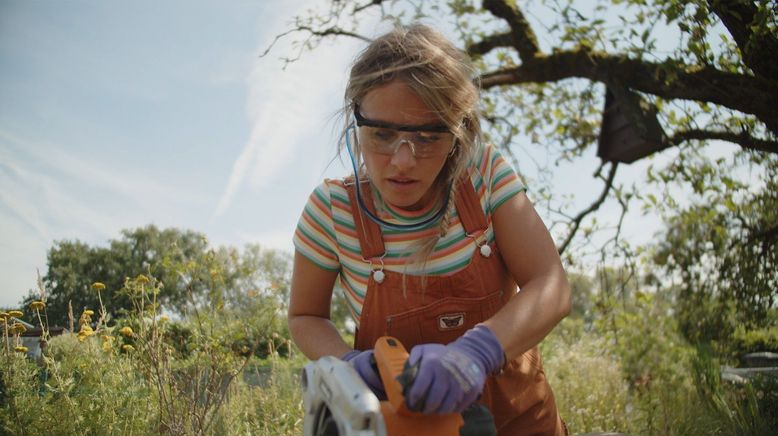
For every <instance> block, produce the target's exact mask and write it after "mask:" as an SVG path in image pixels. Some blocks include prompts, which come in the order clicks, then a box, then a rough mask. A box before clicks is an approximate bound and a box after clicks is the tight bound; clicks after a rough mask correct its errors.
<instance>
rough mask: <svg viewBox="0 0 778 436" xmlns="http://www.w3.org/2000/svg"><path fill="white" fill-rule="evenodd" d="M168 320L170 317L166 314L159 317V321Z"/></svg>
mask: <svg viewBox="0 0 778 436" xmlns="http://www.w3.org/2000/svg"><path fill="white" fill-rule="evenodd" d="M168 320H170V318H169V317H168V316H167V315H162V316H160V317H159V322H167V321H168Z"/></svg>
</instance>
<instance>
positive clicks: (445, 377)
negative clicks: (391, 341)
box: [399, 325, 505, 414]
mask: <svg viewBox="0 0 778 436" xmlns="http://www.w3.org/2000/svg"><path fill="white" fill-rule="evenodd" d="M504 356H505V354H504V351H503V349H502V345H500V342H499V341H497V338H496V337H495V336H494V333H492V331H491V330H489V328H488V327H486V326H484V325H477V326H475V327H474V328H472V329H470V330H468V331H467V332H465V334H464V335H463V336H461V337H460V338H459V339H457V340H456V341H454V342H452V343H450V344H448V345H441V344H422V345H417V346H415V347H413V349H412V350H411V354H410V356H409V357H408V362H407V363H406V369H405V370H404V371H403V374H402V375H401V376H400V378H399V380H400V383H401V384H404V386H403V394H404V395H405V403H406V404H407V405H408V408H409V409H411V410H416V411H420V412H423V413H426V414H442V413H450V412H462V411H463V410H465V409H466V408H467V406H469V405H470V404H472V403H473V402H475V400H477V399H478V397H479V396H480V395H481V392H482V391H483V389H484V383H486V376H488V375H489V374H491V373H494V372H497V371H498V370H499V369H500V368H501V367H502V364H503V359H504ZM414 370H417V371H418V372H417V373H416V375H415V377H409V375H408V374H406V372H409V371H410V372H413V371H414ZM411 378H412V379H413V380H412V381H411V384H405V382H407V381H408V380H409V379H411Z"/></svg>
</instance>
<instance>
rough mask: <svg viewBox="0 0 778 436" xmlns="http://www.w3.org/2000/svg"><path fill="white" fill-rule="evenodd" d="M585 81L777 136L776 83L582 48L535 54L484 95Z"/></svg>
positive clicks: (494, 79) (489, 80)
mask: <svg viewBox="0 0 778 436" xmlns="http://www.w3.org/2000/svg"><path fill="white" fill-rule="evenodd" d="M574 77H578V78H584V79H589V80H594V81H598V82H603V83H610V82H618V83H621V84H623V85H624V86H627V87H629V88H631V89H635V90H638V91H642V92H646V93H649V94H654V95H657V96H661V97H663V98H665V99H686V100H697V101H706V102H710V103H714V104H718V105H721V106H725V107H728V108H730V109H734V110H738V111H741V112H744V113H748V114H753V115H755V116H756V117H757V118H759V120H760V121H762V122H763V123H765V125H766V126H767V128H768V129H770V130H771V131H772V132H773V133H775V134H776V135H778V105H776V104H775V102H776V101H778V82H776V81H775V80H771V79H764V78H761V77H754V76H746V75H743V74H735V73H727V72H724V71H720V70H717V69H716V68H713V67H709V66H708V67H702V66H691V65H685V64H681V63H662V64H660V63H654V62H648V61H642V60H638V59H630V58H628V57H627V56H623V55H610V54H608V53H605V52H600V51H591V50H589V49H586V48H580V49H577V50H567V51H558V52H555V53H554V54H551V55H542V54H538V55H536V56H535V57H534V58H532V59H531V60H526V59H525V60H524V62H523V63H522V65H520V66H518V67H513V68H506V69H502V70H497V71H492V72H489V73H485V74H484V75H483V76H482V77H481V86H482V87H483V88H484V89H488V88H492V87H495V86H503V85H515V84H520V83H530V82H535V83H545V82H556V81H560V80H563V79H568V78H574Z"/></svg>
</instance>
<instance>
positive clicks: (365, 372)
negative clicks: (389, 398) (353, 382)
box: [340, 350, 386, 401]
mask: <svg viewBox="0 0 778 436" xmlns="http://www.w3.org/2000/svg"><path fill="white" fill-rule="evenodd" d="M340 359H341V360H345V361H346V362H348V363H350V364H351V366H353V367H354V369H356V370H357V374H359V376H360V377H362V380H364V382H365V384H367V387H369V388H370V390H371V391H373V393H374V394H375V396H376V397H378V399H379V400H380V401H383V400H386V392H385V391H384V384H383V383H382V382H381V376H380V375H378V365H377V364H376V361H375V356H373V350H365V351H357V350H351V351H349V352H348V353H346V354H344V355H343V357H341V358H340Z"/></svg>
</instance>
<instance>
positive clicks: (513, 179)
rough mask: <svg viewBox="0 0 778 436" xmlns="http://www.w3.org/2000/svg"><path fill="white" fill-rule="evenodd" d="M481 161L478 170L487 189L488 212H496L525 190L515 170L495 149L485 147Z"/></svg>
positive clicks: (489, 146)
mask: <svg viewBox="0 0 778 436" xmlns="http://www.w3.org/2000/svg"><path fill="white" fill-rule="evenodd" d="M482 159H483V161H482V162H481V164H480V165H479V168H482V169H483V174H482V175H483V177H484V182H485V183H486V185H487V186H488V187H489V199H488V202H489V205H488V208H489V212H492V211H495V210H497V208H498V207H500V205H501V204H503V203H505V202H506V201H507V200H508V199H509V198H511V197H513V196H514V195H516V194H518V193H519V192H524V191H526V190H527V187H526V186H525V185H524V183H522V182H521V180H519V176H518V175H517V174H516V170H514V169H513V167H512V166H511V164H510V163H509V162H508V161H506V160H505V158H504V157H503V155H502V153H500V150H498V149H497V147H495V146H493V145H487V146H485V147H484V152H483V155H482Z"/></svg>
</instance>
